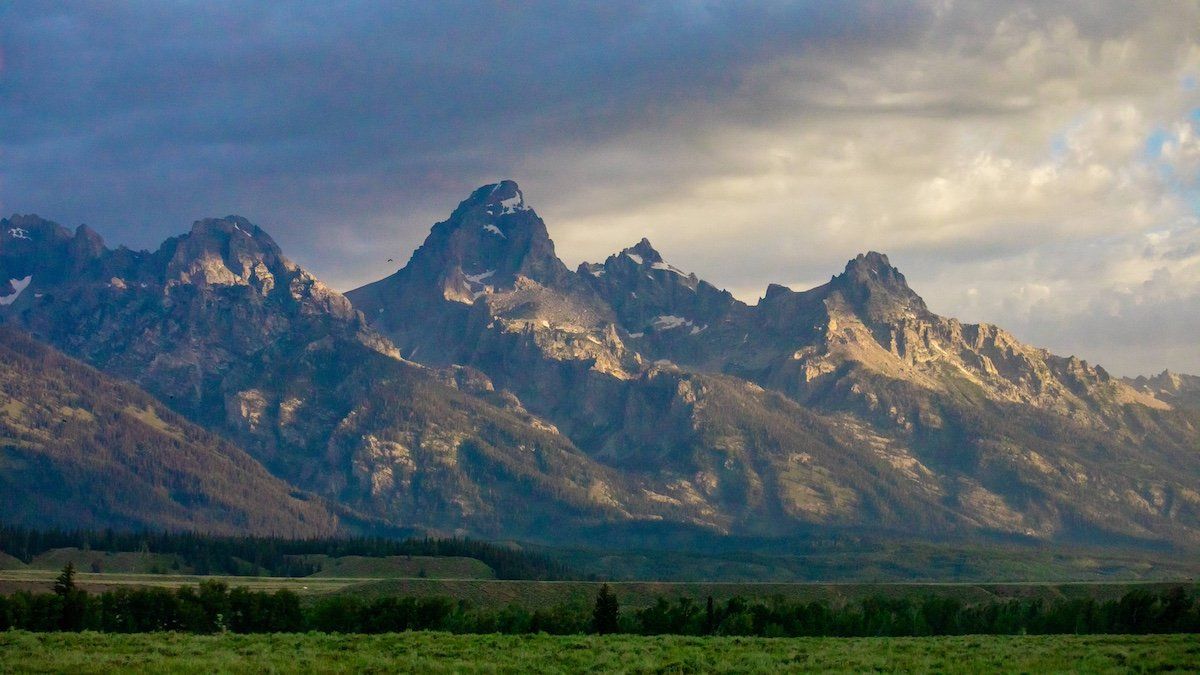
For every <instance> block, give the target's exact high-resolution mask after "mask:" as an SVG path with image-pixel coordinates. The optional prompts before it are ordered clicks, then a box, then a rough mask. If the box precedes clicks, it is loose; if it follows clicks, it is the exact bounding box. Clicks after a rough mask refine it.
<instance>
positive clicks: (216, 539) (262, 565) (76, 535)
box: [0, 525, 568, 580]
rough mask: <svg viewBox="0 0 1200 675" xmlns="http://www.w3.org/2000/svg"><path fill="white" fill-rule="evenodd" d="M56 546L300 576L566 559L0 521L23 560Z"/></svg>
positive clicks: (476, 549)
mask: <svg viewBox="0 0 1200 675" xmlns="http://www.w3.org/2000/svg"><path fill="white" fill-rule="evenodd" d="M56 548H80V549H91V550H95V551H108V552H113V553H116V552H121V551H125V552H138V551H146V552H151V553H162V554H169V555H175V556H178V557H179V558H180V560H181V561H182V563H183V564H184V565H187V566H188V567H190V568H191V569H192V571H193V572H194V573H195V574H202V575H203V574H224V575H235V576H280V577H303V576H308V575H310V574H313V573H315V572H317V571H318V567H317V566H316V565H314V564H311V563H307V562H304V561H303V560H301V559H300V558H299V556H302V555H307V554H324V555H328V556H334V557H337V556H347V555H358V556H369V557H383V556H393V555H421V556H439V557H451V556H455V557H466V558H475V559H477V560H480V561H482V562H483V563H484V564H486V565H487V566H488V567H491V568H492V570H493V571H495V573H496V577H497V578H500V579H541V580H545V579H562V578H566V577H567V576H568V570H567V569H566V567H565V566H564V565H562V564H561V563H559V562H558V561H556V560H554V559H552V558H550V557H549V556H545V555H541V554H538V553H533V552H529V551H523V550H519V549H515V548H510V547H505V546H499V545H496V544H491V543H488V542H483V541H475V540H472V539H438V538H433V537H425V538H409V539H392V538H387V537H346V538H321V539H291V538H285V537H251V536H246V537H232V536H213V535H207V534H200V533H196V532H120V531H114V530H104V531H101V532H96V531H91V530H33V529H29V528H23V527H15V526H7V525H0V551H3V552H4V553H7V554H9V555H11V556H13V557H15V558H17V559H19V560H21V561H22V562H25V563H28V562H29V561H30V560H32V559H33V558H34V557H35V556H37V555H39V554H41V553H45V552H46V551H49V550H52V549H56Z"/></svg>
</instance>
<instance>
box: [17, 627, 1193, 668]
mask: <svg viewBox="0 0 1200 675" xmlns="http://www.w3.org/2000/svg"><path fill="white" fill-rule="evenodd" d="M1160 670H1182V671H1196V670H1200V640H1197V639H1196V636H1194V635H1136V636H1130V635H1116V636H1112V635H1109V636H1097V635H1092V636H1074V635H1059V636H964V637H933V638H733V637H706V638H698V637H678V636H662V637H640V636H629V635H621V636H606V637H597V636H566V637H561V636H552V635H545V634H538V635H516V636H512V635H450V634H446V633H398V634H389V635H328V634H318V633H310V634H276V635H183V634H177V633H153V634H133V635H115V634H99V633H50V634H37V633H25V632H20V631H9V632H0V672H3V673H26V672H72V673H103V672H114V671H115V672H170V673H216V672H231V673H240V672H255V673H259V672H384V671H386V672H395V671H399V672H422V673H442V672H454V673H458V672H469V673H474V672H483V673H491V672H502V673H557V672H585V671H588V672H805V671H821V672H829V671H835V672H838V671H840V672H867V671H907V672H912V671H918V672H921V671H925V672H964V673H968V672H970V673H973V672H991V671H1004V672H1129V671H1142V672H1144V671H1160Z"/></svg>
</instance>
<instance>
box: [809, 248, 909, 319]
mask: <svg viewBox="0 0 1200 675" xmlns="http://www.w3.org/2000/svg"><path fill="white" fill-rule="evenodd" d="M829 287H830V288H831V290H837V291H840V292H841V294H842V295H843V296H844V297H845V298H846V299H847V300H849V301H850V302H851V303H852V304H853V305H855V306H856V307H857V308H858V309H859V310H860V311H864V312H866V313H867V315H869V316H870V318H872V319H875V320H888V319H891V318H894V316H895V315H897V314H910V313H916V314H925V313H927V312H928V311H929V309H928V307H926V306H925V301H924V300H923V299H921V296H919V295H917V293H916V292H915V291H913V290H912V288H910V287H909V285H908V281H907V280H906V279H905V278H904V274H902V273H901V272H900V270H898V269H896V268H895V267H894V266H893V265H892V263H891V261H889V260H888V257H887V256H886V255H884V254H882V253H878V252H875V251H869V252H867V253H860V254H859V255H857V256H855V257H854V258H852V259H851V260H850V261H849V262H847V263H846V270H845V271H844V272H842V273H841V274H839V275H837V276H835V277H833V279H831V280H830V282H829Z"/></svg>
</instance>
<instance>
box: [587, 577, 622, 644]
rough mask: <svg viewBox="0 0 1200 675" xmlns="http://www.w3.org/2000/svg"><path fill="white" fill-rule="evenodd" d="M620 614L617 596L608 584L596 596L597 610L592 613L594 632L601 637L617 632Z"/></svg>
mask: <svg viewBox="0 0 1200 675" xmlns="http://www.w3.org/2000/svg"><path fill="white" fill-rule="evenodd" d="M620 612H621V608H620V605H619V603H617V596H616V595H614V594H613V592H612V590H610V589H609V587H608V584H604V585H603V586H601V587H600V592H599V593H597V594H596V608H595V610H593V611H592V631H593V632H595V633H599V634H600V635H607V634H609V633H615V632H617V630H618V629H619V626H618V625H617V619H618V617H619V616H620Z"/></svg>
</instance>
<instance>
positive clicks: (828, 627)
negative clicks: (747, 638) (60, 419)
mask: <svg viewBox="0 0 1200 675" xmlns="http://www.w3.org/2000/svg"><path fill="white" fill-rule="evenodd" d="M0 629H21V630H31V631H78V630H94V631H104V632H118V633H124V632H153V631H182V632H192V633H216V632H224V631H230V632H235V633H262V632H297V631H324V632H340V633H385V632H398V631H409V630H438V631H449V632H454V633H536V632H546V633H556V634H578V633H635V634H645V635H657V634H682V635H754V636H767V637H785V636H797V637H798V636H845V637H856V636H925V635H965V634H1009V635H1011V634H1064V633H1066V634H1099V633H1119V634H1128V633H1197V632H1200V598H1198V597H1197V596H1196V595H1194V594H1192V593H1190V592H1188V591H1186V590H1185V589H1183V588H1174V589H1171V590H1169V591H1165V592H1149V591H1144V590H1133V591H1130V592H1128V593H1126V594H1125V595H1124V596H1123V597H1122V598H1120V599H1119V600H1111V601H1104V602H1100V601H1096V600H1094V599H1076V600H1060V601H1055V602H1043V601H1042V600H1038V599H1032V600H1031V599H1014V600H1007V601H994V602H987V603H981V604H974V605H966V604H963V603H961V602H960V601H958V600H955V599H952V598H944V597H932V596H931V597H925V598H895V599H893V598H880V597H876V598H868V599H864V600H861V601H858V602H851V603H847V604H844V605H833V604H831V603H829V602H825V601H814V602H799V601H788V600H784V599H781V598H775V599H771V600H751V599H741V598H733V599H730V600H728V601H725V602H720V601H714V600H713V599H712V598H711V597H710V598H708V601H707V602H706V603H705V604H703V605H701V604H699V603H697V602H695V601H693V600H691V599H690V598H679V599H676V600H674V601H668V600H666V599H659V600H658V601H657V602H656V604H654V605H652V606H650V607H645V608H641V609H636V610H632V611H625V612H622V611H621V609H620V607H619V605H618V603H617V601H616V598H615V596H614V595H612V594H611V592H609V591H608V589H607V587H605V588H603V589H602V590H601V592H600V594H599V595H598V596H597V598H596V602H595V604H594V605H593V606H591V607H589V606H588V605H587V603H575V604H564V605H558V606H555V607H551V608H548V609H533V610H531V609H528V608H525V607H522V606H519V605H509V606H507V607H502V608H485V607H473V606H471V605H470V604H469V603H467V602H465V601H455V600H452V599H450V598H446V597H424V598H412V597H383V598H378V599H371V600H368V599H363V598H358V597H355V596H330V597H325V598H320V599H317V600H315V601H313V602H302V601H301V598H300V597H299V596H298V595H296V594H295V593H293V592H291V591H287V590H281V591H276V592H274V593H267V592H261V591H250V590H247V589H245V588H233V589H230V588H229V587H228V586H227V585H226V584H223V583H221V582H216V581H208V582H204V583H202V584H200V585H199V586H198V587H183V588H179V589H166V588H139V589H118V590H112V591H105V592H103V593H100V594H98V595H92V594H89V593H86V592H84V591H80V590H78V589H76V588H75V587H74V585H73V583H71V582H70V580H69V579H68V580H67V581H66V582H65V583H64V581H63V578H62V577H60V581H59V583H57V584H56V585H55V592H53V593H40V594H35V593H29V592H19V593H14V594H12V595H9V596H0Z"/></svg>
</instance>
